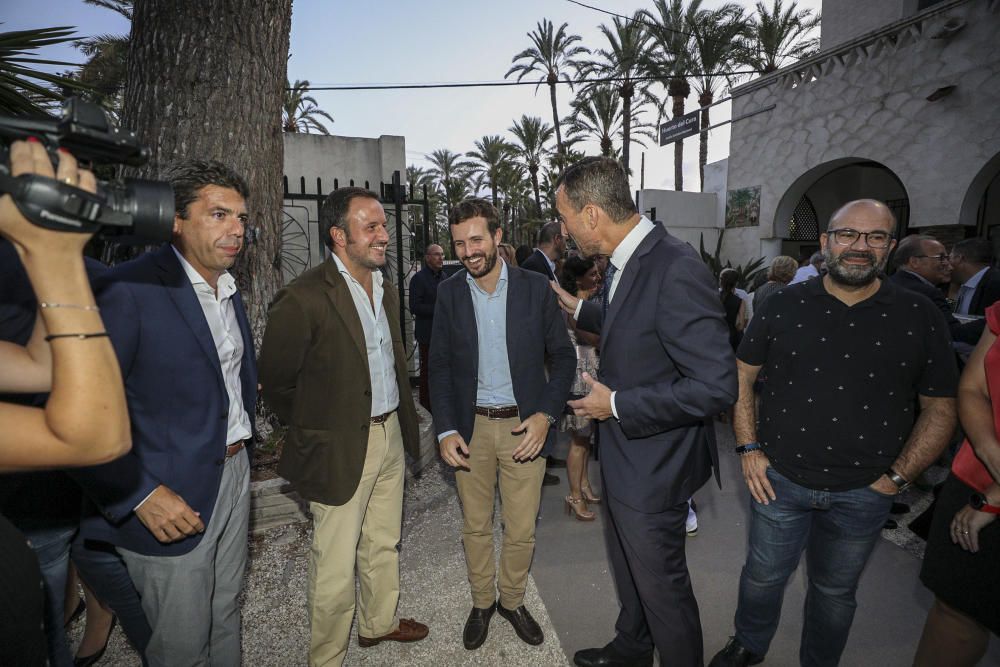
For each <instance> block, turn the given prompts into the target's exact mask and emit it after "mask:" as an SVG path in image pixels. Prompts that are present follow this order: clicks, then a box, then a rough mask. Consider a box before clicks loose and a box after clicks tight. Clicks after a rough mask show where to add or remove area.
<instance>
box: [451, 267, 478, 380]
mask: <svg viewBox="0 0 1000 667" xmlns="http://www.w3.org/2000/svg"><path fill="white" fill-rule="evenodd" d="M463 271H464V269H463ZM467 276H468V273H463V274H462V287H461V288H460V289H457V290H455V292H456V294H457V302H456V303H455V319H456V322H455V327H454V328H455V331H456V332H458V335H460V336H465V337H467V338H468V340H469V344H470V345H472V366H473V368H475V369H476V373H477V374H478V373H479V327H478V326H477V325H476V309H475V308H474V307H473V305H472V294H471V293H470V292H469V290H471V289H472V288H471V287H469V282H468V280H467Z"/></svg>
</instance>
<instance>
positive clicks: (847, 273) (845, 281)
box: [823, 245, 888, 287]
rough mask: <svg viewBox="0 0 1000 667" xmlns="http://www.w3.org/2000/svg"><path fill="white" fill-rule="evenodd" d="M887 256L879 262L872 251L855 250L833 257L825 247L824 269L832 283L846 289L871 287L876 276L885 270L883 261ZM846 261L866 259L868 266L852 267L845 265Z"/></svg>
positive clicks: (829, 248) (828, 247) (829, 249)
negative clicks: (843, 286)
mask: <svg viewBox="0 0 1000 667" xmlns="http://www.w3.org/2000/svg"><path fill="white" fill-rule="evenodd" d="M887 258H888V254H887V255H885V256H883V257H882V259H881V260H879V258H878V255H876V254H875V253H874V252H872V251H870V250H869V251H868V252H860V251H857V250H845V251H844V252H842V253H840V254H839V255H837V256H834V254H833V251H832V250H831V247H830V246H829V245H827V247H826V250H824V251H823V259H824V260H826V269H827V271H828V272H829V275H830V279H831V280H833V282H835V283H838V284H840V285H845V286H847V287H864V286H866V285H871V284H872V283H873V282H875V279H876V278H878V274H879V273H880V272H881V271H882V269H884V268H885V261H886V259H887ZM848 259H867V260H868V262H869V264H868V265H867V266H865V265H852V264H845V263H844V260H848Z"/></svg>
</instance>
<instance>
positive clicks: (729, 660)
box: [708, 637, 764, 667]
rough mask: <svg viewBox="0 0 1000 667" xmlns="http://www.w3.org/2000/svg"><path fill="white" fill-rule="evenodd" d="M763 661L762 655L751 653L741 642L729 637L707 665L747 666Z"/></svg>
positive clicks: (719, 666)
mask: <svg viewBox="0 0 1000 667" xmlns="http://www.w3.org/2000/svg"><path fill="white" fill-rule="evenodd" d="M762 662H764V656H762V655H757V654H755V653H751V652H750V651H748V650H747V649H746V647H745V646H743V644H741V643H739V642H738V641H736V637H730V638H729V643H728V644H726V648H724V649H722V650H721V651H719V652H718V653H716V654H715V657H714V658H712V662H710V663H708V667H747V665H757V664H760V663H762Z"/></svg>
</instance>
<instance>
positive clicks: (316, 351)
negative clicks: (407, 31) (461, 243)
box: [259, 188, 427, 667]
mask: <svg viewBox="0 0 1000 667" xmlns="http://www.w3.org/2000/svg"><path fill="white" fill-rule="evenodd" d="M320 226H321V228H322V229H323V232H324V238H325V239H326V243H327V245H328V246H329V247H330V249H331V251H332V253H333V254H332V256H331V257H330V258H329V259H328V260H327V261H325V262H323V264H322V265H321V266H318V267H316V268H313V269H310V270H309V271H306V272H305V273H303V274H302V275H301V276H299V278H298V279H296V280H295V281H294V282H292V283H291V284H290V285H288V286H287V287H286V288H284V289H283V290H281V291H280V292H278V294H277V296H276V297H275V300H274V303H273V304H272V305H271V310H270V312H269V315H268V324H267V330H266V331H265V333H264V340H263V343H262V345H261V354H260V362H259V369H260V381H261V384H262V385H263V395H264V400H265V401H266V402H267V403H268V405H269V406H270V407H271V409H272V410H273V411H274V413H275V414H276V415H277V416H278V418H279V419H280V420H281V421H282V422H284V423H285V424H288V426H289V429H288V434H287V435H286V437H285V444H284V449H283V450H282V454H281V461H280V463H279V464H278V473H279V474H281V475H282V476H283V477H284V478H285V479H287V480H289V481H290V482H292V484H293V485H294V486H295V489H296V490H297V491H298V492H299V494H300V495H301V496H302V497H303V498H305V499H306V500H308V501H309V506H310V510H311V511H312V515H313V542H312V548H311V549H310V554H309V588H308V606H309V629H310V649H309V664H310V665H311V666H317V667H318V666H323V667H326V666H327V665H334V666H338V667H339V665H341V664H343V661H344V656H345V655H346V653H347V644H348V639H349V636H350V631H351V619H352V617H353V616H354V572H355V565H356V566H357V574H358V578H359V580H360V582H361V593H360V595H359V601H358V644H359V645H360V646H361V647H363V648H367V647H370V646H374V645H375V644H378V643H379V642H381V641H387V640H391V641H416V640H419V639H423V638H424V637H426V636H427V626H425V625H423V624H421V623H417V622H416V621H413V620H411V619H399V618H398V617H397V616H396V605H397V603H398V601H399V555H398V552H397V550H396V545H397V544H398V543H399V540H400V531H401V527H402V514H403V480H404V468H405V458H404V455H403V452H404V450H405V451H406V452H408V453H409V454H410V455H411V456H415V455H416V454H417V452H418V448H419V438H420V436H419V431H418V428H417V414H416V409H415V407H414V405H413V396H412V395H411V394H410V389H409V379H408V377H407V372H406V355H405V353H404V351H403V343H402V340H401V338H400V332H399V317H398V313H399V299H398V297H397V296H396V293H395V291H394V289H393V287H392V285H391V284H390V283H388V282H385V283H384V284H383V277H382V274H381V272H380V271H379V268H380V267H382V266H383V265H385V261H386V260H385V251H386V246H387V245H388V241H389V235H388V233H387V231H386V218H385V211H384V210H383V208H382V205H381V204H380V203H379V201H378V199H377V198H376V197H375V195H374V194H373V193H371V192H368V191H367V190H363V189H361V188H343V189H341V190H337V191H336V192H334V193H333V194H331V195H330V196H329V197H328V198H327V200H326V202H325V203H324V205H323V209H322V213H321V215H320Z"/></svg>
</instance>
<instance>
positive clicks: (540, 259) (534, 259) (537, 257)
mask: <svg viewBox="0 0 1000 667" xmlns="http://www.w3.org/2000/svg"><path fill="white" fill-rule="evenodd" d="M521 268H522V269H527V270H528V271H534V272H535V273H540V274H542V275H543V276H545V277H546V278H548V279H549V280H558V278H556V275H555V274H554V273H552V268H551V267H550V266H549V261H548V259H547V258H546V257H545V255H544V254H543V253H542V251H541V250H539V249H538V248H535V250H534V251H533V252H532V253H531V254H530V255H528V256H527V257H526V258H525V260H524V261H523V262H522V263H521Z"/></svg>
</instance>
